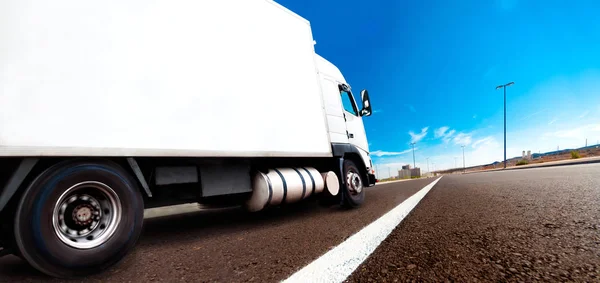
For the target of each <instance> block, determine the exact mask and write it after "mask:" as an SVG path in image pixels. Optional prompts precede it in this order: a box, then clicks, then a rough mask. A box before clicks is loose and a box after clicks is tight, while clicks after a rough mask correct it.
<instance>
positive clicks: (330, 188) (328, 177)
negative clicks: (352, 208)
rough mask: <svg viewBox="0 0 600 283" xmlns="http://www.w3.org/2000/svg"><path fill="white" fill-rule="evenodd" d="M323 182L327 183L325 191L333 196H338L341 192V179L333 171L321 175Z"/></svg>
mask: <svg viewBox="0 0 600 283" xmlns="http://www.w3.org/2000/svg"><path fill="white" fill-rule="evenodd" d="M321 177H323V182H324V183H325V189H326V190H327V192H328V193H329V194H330V195H332V196H337V194H338V193H339V192H340V179H338V177H337V175H336V174H335V173H334V172H333V171H329V172H324V173H321Z"/></svg>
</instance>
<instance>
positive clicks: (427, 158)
mask: <svg viewBox="0 0 600 283" xmlns="http://www.w3.org/2000/svg"><path fill="white" fill-rule="evenodd" d="M426 159H427V173H429V157H427V158H426Z"/></svg>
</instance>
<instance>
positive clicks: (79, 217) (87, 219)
mask: <svg viewBox="0 0 600 283" xmlns="http://www.w3.org/2000/svg"><path fill="white" fill-rule="evenodd" d="M94 214H95V215H98V214H99V212H98V211H96V210H95V209H94V207H93V206H91V205H90V204H87V203H85V204H80V205H78V206H77V207H75V209H73V221H74V222H75V223H77V225H80V226H87V225H90V224H92V221H93V220H94V219H93V216H94Z"/></svg>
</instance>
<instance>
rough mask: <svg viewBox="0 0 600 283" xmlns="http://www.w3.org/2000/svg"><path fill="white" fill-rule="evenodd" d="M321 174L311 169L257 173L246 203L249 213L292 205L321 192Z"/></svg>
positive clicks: (282, 169) (322, 185)
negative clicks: (282, 205)
mask: <svg viewBox="0 0 600 283" xmlns="http://www.w3.org/2000/svg"><path fill="white" fill-rule="evenodd" d="M324 187H325V183H324V181H323V177H322V176H321V173H320V172H319V171H317V169H315V168H312V167H299V168H274V169H270V170H269V172H267V174H265V173H262V172H258V173H257V174H256V175H254V176H253V179H252V191H253V192H252V196H251V197H250V199H249V200H248V201H247V202H246V208H247V209H248V210H249V211H259V210H262V209H264V208H265V207H267V206H273V205H279V204H284V203H293V202H297V201H300V200H303V199H305V198H307V197H309V196H310V195H312V194H317V193H321V192H323V189H324Z"/></svg>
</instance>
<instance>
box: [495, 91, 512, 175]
mask: <svg viewBox="0 0 600 283" xmlns="http://www.w3.org/2000/svg"><path fill="white" fill-rule="evenodd" d="M514 84H515V83H514V82H510V83H507V84H504V85H499V86H497V87H496V89H500V88H501V89H504V169H506V87H507V86H511V85H514Z"/></svg>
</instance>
